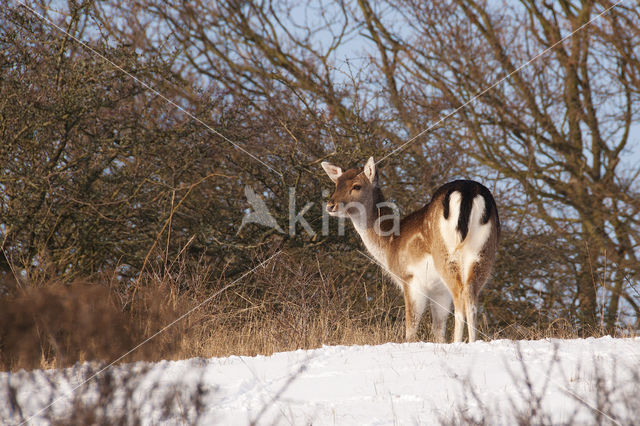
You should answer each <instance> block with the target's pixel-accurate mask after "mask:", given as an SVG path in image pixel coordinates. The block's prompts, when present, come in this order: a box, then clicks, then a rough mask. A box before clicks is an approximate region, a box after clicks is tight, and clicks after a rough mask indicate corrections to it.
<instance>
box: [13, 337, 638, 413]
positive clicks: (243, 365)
mask: <svg viewBox="0 0 640 426" xmlns="http://www.w3.org/2000/svg"><path fill="white" fill-rule="evenodd" d="M639 361H640V338H626V339H614V338H610V337H603V338H598V339H594V338H589V339H576V340H555V339H547V340H538V341H508V340H497V341H491V342H475V343H473V344H465V343H458V344H435V343H406V344H393V343H389V344H384V345H380V346H331V347H330V346H325V347H323V348H320V349H314V350H298V351H294V352H283V353H277V354H274V355H272V356H256V357H241V356H231V357H227V358H212V359H202V358H194V359H189V360H183V361H161V362H158V363H135V364H125V365H120V366H116V367H112V368H110V369H109V370H108V372H111V373H112V375H113V377H114V378H115V383H117V386H119V387H118V391H117V392H115V393H114V394H113V395H111V396H110V398H109V399H108V401H107V400H105V399H104V395H102V396H101V395H100V391H99V386H98V384H97V382H96V379H94V380H92V381H91V382H90V383H89V384H88V385H87V387H82V388H80V389H78V390H77V391H76V392H75V393H74V394H73V396H72V397H71V398H67V397H65V396H64V395H65V393H68V392H70V391H71V390H72V389H73V388H74V387H75V386H77V385H78V384H79V383H81V382H82V381H83V380H85V379H86V378H87V377H89V376H90V375H91V374H92V373H93V372H94V371H96V367H95V365H91V364H89V363H84V364H78V365H76V366H75V367H73V368H70V369H65V370H46V371H43V370H36V371H33V372H26V371H19V372H17V373H0V423H2V424H6V423H20V421H22V420H21V419H29V418H30V417H31V416H33V415H34V414H35V417H33V418H31V419H30V420H29V423H30V424H47V423H48V420H47V419H48V418H49V419H50V418H51V414H54V415H63V414H65V413H68V412H69V410H71V409H72V402H71V400H72V399H73V398H76V400H77V399H78V398H79V399H80V400H81V401H83V403H85V404H90V403H92V402H93V403H94V404H97V405H100V404H102V406H103V408H105V407H108V409H105V411H107V412H108V415H114V413H116V412H118V411H122V410H127V409H129V410H131V407H134V409H135V410H138V411H136V412H137V413H138V414H139V415H140V418H141V419H142V422H143V424H159V423H162V424H164V423H169V424H184V423H198V424H224V425H234V424H238V425H244V424H249V423H252V422H256V423H258V424H274V423H275V424H295V425H298V424H311V423H313V424H320V425H322V424H340V425H351V424H353V425H386V424H433V423H439V422H459V421H461V420H463V418H464V417H472V418H475V419H476V420H479V419H481V418H482V416H484V420H485V421H488V422H489V423H491V424H511V423H513V421H514V419H515V418H516V416H517V415H524V416H529V415H530V416H532V418H534V419H538V420H539V421H541V420H542V419H547V420H548V422H549V423H554V424H557V423H571V422H576V423H595V422H597V420H596V419H600V420H599V421H600V422H603V423H605V424H617V423H621V424H624V423H626V422H629V423H631V422H632V420H630V419H635V418H637V417H635V416H637V414H638V412H637V411H636V412H635V413H634V412H633V411H634V407H638V406H640V404H639V402H640V396H639V395H638V394H639V392H638V390H639V387H638V382H637V380H638V373H639V371H638V367H639V366H640V363H639ZM100 377H101V376H98V378H97V381H98V382H100ZM127 377H128V378H129V381H128V382H127V380H126V378H127ZM527 378H528V379H527ZM102 382H103V383H104V380H103V381H102ZM91 383H93V384H94V385H93V386H92V385H91ZM527 383H529V384H527ZM8 384H10V385H11V386H12V387H13V388H14V389H16V395H15V396H16V398H17V402H18V405H19V406H20V407H21V409H22V415H23V417H22V418H21V417H20V414H19V413H18V411H17V410H16V409H13V410H12V408H11V404H10V403H9V401H10V397H9V386H8ZM198 385H200V388H199V389H200V390H201V392H200V394H199V395H201V401H202V403H203V405H202V407H201V408H200V409H198V407H197V404H196V402H194V400H195V398H194V394H196V391H197V389H198ZM172 392H173V393H174V394H176V395H178V397H177V398H174V401H177V402H176V403H175V404H176V405H175V406H176V407H178V409H177V410H175V411H173V412H171V413H169V414H167V413H166V412H165V413H163V406H164V407H166V401H167V398H168V395H171V394H172ZM474 395H475V396H474ZM605 397H606V398H608V399H606V398H605ZM56 398H60V400H58V401H57V402H56V403H55V404H53V406H52V407H51V410H52V411H49V412H48V413H49V414H48V415H47V411H46V410H45V411H43V412H40V413H38V411H39V410H41V409H43V408H44V407H46V406H47V405H48V404H50V403H51V402H53V401H54V400H55V399H56ZM101 398H102V399H101ZM634 398H635V400H634ZM537 399H539V400H540V408H541V409H540V410H536V412H531V410H532V409H533V408H535V407H536V400H537ZM603 401H604V402H603ZM127 404H128V405H127ZM198 411H199V412H200V413H199V417H198V413H197V412H198ZM600 412H602V413H603V414H601V413H600ZM36 413H37V414H36ZM541 413H543V414H541ZM535 416H538V417H535ZM542 416H547V417H542ZM598 416H600V417H598Z"/></svg>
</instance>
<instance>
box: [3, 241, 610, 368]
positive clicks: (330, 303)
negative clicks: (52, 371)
mask: <svg viewBox="0 0 640 426" xmlns="http://www.w3.org/2000/svg"><path fill="white" fill-rule="evenodd" d="M256 263H257V262H256ZM324 269H326V268H324ZM229 282H230V280H229V279H228V278H225V276H224V275H222V276H214V274H213V273H212V271H211V269H210V268H209V267H208V266H206V263H205V262H200V263H199V264H198V265H195V266H187V265H186V263H184V262H183V263H178V264H177V265H176V264H174V265H172V266H171V267H170V268H166V267H157V268H156V270H154V269H153V268H152V267H151V268H149V270H148V272H147V273H146V274H145V275H144V276H143V277H142V279H141V280H140V281H139V282H138V283H137V286H136V287H135V289H136V290H135V291H133V288H134V287H132V286H128V287H124V286H123V284H122V283H120V282H118V280H116V279H115V278H114V277H112V276H106V277H103V278H101V279H94V282H93V283H88V282H79V283H75V284H71V285H63V284H58V283H40V284H38V285H36V284H34V283H31V284H30V285H27V284H26V283H22V285H21V287H22V288H19V287H14V288H10V289H9V290H8V291H6V293H8V295H7V296H4V297H0V370H17V369H20V368H25V369H33V368H59V367H66V366H70V365H73V364H74V363H75V362H77V361H84V360H101V361H105V362H111V361H113V360H116V359H118V358H119V357H120V356H121V355H123V354H125V353H126V352H127V351H129V350H130V349H131V348H133V347H135V346H136V345H137V344H138V343H140V342H142V341H144V340H145V339H146V338H148V337H149V336H151V335H153V334H154V333H156V332H157V331H158V330H160V329H162V328H163V327H165V326H166V325H167V324H169V323H171V322H172V321H173V320H174V319H176V318H178V316H180V315H182V314H184V313H186V312H188V311H190V310H191V309H192V308H194V307H196V306H198V305H199V304H201V302H203V301H205V300H206V299H208V298H210V297H211V295H212V294H215V293H216V292H218V291H219V290H221V289H222V288H224V286H225V285H227V284H228V283H229ZM378 284H379V285H378V287H376V288H375V291H371V289H370V291H369V292H368V293H367V292H365V291H363V287H362V285H361V283H343V282H340V277H339V276H336V275H333V274H332V272H331V271H329V272H326V271H325V270H323V268H321V267H320V264H319V263H317V262H316V263H315V264H314V263H310V264H307V263H304V262H299V261H298V262H296V261H295V256H293V255H288V254H286V253H281V254H279V255H278V256H277V257H276V258H274V260H273V261H271V262H269V264H268V265H267V266H265V267H263V268H259V269H258V270H256V271H255V272H254V273H253V274H251V275H250V276H248V277H247V278H245V279H243V280H242V281H240V282H238V283H237V285H236V286H234V287H232V288H229V289H227V290H226V291H223V292H221V293H220V294H219V295H218V296H216V297H214V298H213V299H211V300H210V301H209V302H207V303H205V304H203V305H202V306H201V307H200V308H198V309H196V310H194V311H193V312H191V313H190V314H189V315H188V316H186V317H185V318H184V319H182V320H181V321H179V322H177V323H176V324H175V325H173V326H172V327H170V328H168V329H167V330H166V331H164V332H162V333H161V334H159V335H158V336H157V337H154V338H153V339H152V340H150V341H149V342H148V343H146V344H144V345H143V346H141V347H140V348H139V349H137V350H136V351H134V352H133V353H132V354H131V355H130V356H127V357H126V358H123V359H122V361H125V362H130V361H136V360H147V361H156V360H160V359H186V358H191V357H214V356H228V355H232V354H233V355H257V354H263V355H269V354H272V353H274V352H280V351H288V350H295V349H310V348H318V347H321V346H322V345H375V344H381V343H386V342H401V341H402V340H403V335H404V308H403V301H402V297H401V294H400V292H399V291H398V290H397V289H396V288H395V287H394V286H393V285H391V284H389V283H385V282H384V281H382V280H380V282H379V283H378ZM6 288H7V287H6V286H5V289H6ZM429 323H430V321H429V318H428V315H427V316H426V317H425V318H424V319H423V322H422V329H421V332H420V336H422V338H423V339H425V340H427V339H429V338H430V330H429V326H428V324H429ZM452 323H453V320H452V318H450V324H449V325H450V327H451V326H452ZM479 326H480V331H481V334H480V336H481V338H482V339H483V340H488V339H505V338H507V339H540V338H547V337H556V338H575V337H578V334H577V332H576V330H575V329H574V328H573V327H572V326H571V324H570V323H569V322H568V321H564V320H557V321H554V322H552V323H551V324H550V325H546V326H544V327H542V326H540V327H538V326H534V327H529V328H525V327H520V326H518V325H517V324H514V325H511V326H509V327H506V328H503V329H500V330H495V329H492V328H491V327H490V326H489V325H487V324H483V322H482V317H481V321H479ZM450 334H451V330H449V335H450ZM602 334H603V333H602V331H600V330H593V335H594V336H599V335H602Z"/></svg>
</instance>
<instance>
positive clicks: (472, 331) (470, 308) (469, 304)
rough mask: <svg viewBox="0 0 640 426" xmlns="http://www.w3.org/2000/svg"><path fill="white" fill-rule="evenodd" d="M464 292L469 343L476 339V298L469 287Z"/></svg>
mask: <svg viewBox="0 0 640 426" xmlns="http://www.w3.org/2000/svg"><path fill="white" fill-rule="evenodd" d="M466 290H467V291H465V292H464V295H463V301H464V310H465V316H466V317H467V330H468V332H469V343H473V342H475V341H476V315H477V310H478V308H477V298H476V297H475V296H474V295H473V292H472V291H469V290H470V289H466Z"/></svg>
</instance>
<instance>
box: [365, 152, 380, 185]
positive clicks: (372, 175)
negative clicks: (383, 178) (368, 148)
mask: <svg viewBox="0 0 640 426" xmlns="http://www.w3.org/2000/svg"><path fill="white" fill-rule="evenodd" d="M364 175H365V176H366V177H367V179H368V180H369V182H371V183H372V184H374V185H377V184H378V172H377V170H376V162H375V160H374V159H373V157H369V160H367V164H365V165H364Z"/></svg>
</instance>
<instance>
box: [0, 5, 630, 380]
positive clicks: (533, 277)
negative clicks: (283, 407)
mask: <svg viewBox="0 0 640 426" xmlns="http://www.w3.org/2000/svg"><path fill="white" fill-rule="evenodd" d="M27 4H29V5H30V7H33V8H34V9H33V10H34V11H35V12H37V13H42V14H44V16H46V17H47V19H48V20H51V21H52V22H54V23H55V24H56V25H59V27H60V28H61V29H63V30H64V32H63V31H60V30H59V29H56V28H55V27H53V26H52V25H51V23H50V22H46V21H44V20H42V19H40V18H39V17H38V16H37V15H36V14H35V13H33V12H32V11H30V10H28V9H27V8H25V7H22V6H19V5H17V6H11V7H7V8H5V9H4V10H2V11H0V23H1V25H0V139H1V141H2V144H0V244H1V248H2V250H1V251H0V305H1V307H0V351H1V352H0V353H1V354H2V363H3V366H4V367H5V368H14V367H16V366H19V365H29V366H35V365H37V364H38V363H42V362H45V363H46V362H47V361H46V360H49V361H50V360H52V359H56V360H58V361H60V362H62V363H63V364H64V363H68V362H73V361H74V360H75V359H82V358H85V359H86V358H87V357H89V358H91V357H102V358H109V357H111V356H112V355H114V354H112V353H111V352H109V351H106V352H105V350H101V349H95V350H94V351H93V352H92V351H91V350H88V349H86V348H82V347H81V346H82V345H81V343H82V342H84V341H86V340H87V339H89V340H91V338H96V339H100V336H99V334H100V332H99V329H100V328H101V327H100V321H102V323H103V324H104V328H105V329H106V328H108V327H110V326H111V324H113V326H114V327H115V328H114V329H117V330H121V331H120V332H118V335H121V336H126V338H125V337H123V338H122V342H124V343H127V344H128V343H129V342H136V341H141V340H142V339H143V338H144V337H146V336H149V335H150V334H152V333H153V332H155V331H156V330H158V329H159V328H161V327H162V326H163V325H164V324H166V323H169V322H170V321H171V320H173V319H175V318H177V317H178V316H179V315H180V314H181V313H185V312H187V311H188V310H189V309H191V308H193V307H195V306H198V304H199V303H201V302H203V301H205V300H207V298H208V297H210V296H211V295H212V294H215V293H216V291H218V290H220V289H222V288H224V287H225V285H226V284H228V283H231V282H233V281H234V280H235V279H237V278H238V277H240V276H241V275H242V274H243V273H245V272H247V271H248V270H250V269H251V268H252V267H254V266H256V265H257V264H258V263H259V262H260V261H261V260H264V259H266V258H268V257H269V256H270V255H272V254H274V253H278V254H277V255H276V257H275V258H274V260H273V262H270V263H267V265H265V266H264V267H261V268H259V269H258V270H257V271H256V273H255V274H253V275H249V276H247V277H246V278H244V279H242V280H240V281H239V282H237V284H236V285H234V286H233V287H232V288H230V289H229V290H228V291H225V292H223V293H221V294H220V295H219V296H216V297H215V298H213V299H212V300H210V301H209V302H208V303H206V304H204V305H203V306H202V307H201V308H200V309H198V311H197V313H195V314H194V315H193V316H189V317H188V318H187V319H185V321H183V322H181V324H182V325H181V327H184V328H182V329H179V330H182V331H181V332H180V333H177V334H175V335H168V336H167V337H166V338H165V340H164V341H162V342H161V344H160V346H159V349H158V350H157V351H152V354H148V353H146V355H144V356H146V357H151V358H154V357H162V356H176V357H178V356H195V355H198V354H202V355H211V354H216V355H223V354H228V353H233V352H241V353H257V352H269V351H273V350H284V349H289V348H296V347H309V346H317V345H320V344H327V343H377V342H382V341H388V340H397V339H400V337H401V336H400V334H399V331H398V330H400V329H401V324H402V321H403V319H402V318H403V315H402V301H401V298H400V295H399V294H398V293H399V291H397V290H396V289H395V288H393V287H392V285H391V284H390V282H388V280H387V279H386V278H385V277H384V275H383V274H382V273H381V272H380V270H379V268H378V267H377V266H376V265H373V264H372V263H371V262H370V261H369V260H368V259H367V258H366V257H364V256H363V255H362V254H361V253H359V252H358V250H362V246H361V243H360V241H359V240H358V238H357V235H355V233H354V232H353V231H352V230H350V229H349V228H348V227H347V228H348V229H347V233H346V235H345V236H340V235H338V232H337V226H336V223H335V222H331V223H330V228H329V230H330V232H329V233H328V234H327V235H324V234H323V232H322V202H323V200H324V198H323V190H330V189H331V183H330V182H329V180H328V179H327V178H326V176H324V175H323V172H322V170H321V168H320V167H319V163H320V162H321V161H323V160H325V159H330V160H331V161H332V162H335V163H338V164H343V165H361V163H362V162H363V161H364V160H365V159H366V158H367V157H368V156H370V155H374V156H376V157H378V158H382V157H384V156H385V155H387V154H390V153H391V152H392V151H393V150H394V149H395V148H397V147H400V146H401V145H402V144H403V143H404V142H405V141H407V140H410V139H411V138H414V137H416V139H415V140H414V141H413V142H412V143H410V144H409V145H407V146H406V147H404V148H403V149H402V150H400V151H398V152H394V153H393V154H392V155H390V156H389V157H388V158H385V160H384V161H383V162H382V164H381V174H382V184H383V188H384V192H385V193H386V194H387V196H389V197H390V198H391V199H392V200H393V201H395V202H396V203H397V204H398V206H399V207H400V209H401V211H402V212H403V213H405V214H406V213H408V212H410V211H412V210H414V209H416V208H418V207H420V206H421V205H423V204H424V203H425V202H427V201H428V200H429V194H430V193H432V192H433V190H434V189H435V188H437V187H438V186H439V185H440V184H442V183H444V182H446V181H449V180H452V179H454V178H460V177H464V178H474V179H478V180H481V181H483V182H484V183H485V184H486V185H487V186H489V187H490V188H491V189H492V190H493V191H494V193H495V195H496V198H497V202H498V206H499V211H500V215H501V222H502V223H503V234H502V235H503V238H502V242H501V249H500V252H499V257H498V263H497V266H496V270H495V273H494V276H493V278H492V279H491V281H490V282H489V284H488V285H487V287H486V288H485V289H484V291H483V293H482V295H481V303H482V307H481V309H480V319H481V321H480V323H481V328H482V333H484V338H493V337H518V338H523V337H524V338H526V337H533V336H542V335H548V334H553V335H556V334H560V335H591V334H599V333H626V332H634V331H635V330H636V329H637V327H638V322H639V320H640V306H639V304H640V294H639V293H638V280H639V279H640V263H639V262H638V257H639V255H640V252H639V248H638V247H639V244H640V235H639V229H640V214H639V212H640V192H639V190H640V188H639V186H638V179H639V175H640V169H639V168H638V166H637V164H636V163H635V162H634V161H633V160H631V159H630V158H637V153H638V151H637V150H638V148H637V147H638V145H637V130H635V129H637V125H638V116H637V114H638V111H640V109H639V108H638V106H639V102H640V100H639V95H640V61H639V57H640V52H638V49H637V46H638V45H640V43H639V42H638V41H639V40H638V39H639V38H640V30H639V29H638V28H639V23H640V14H639V12H638V10H639V9H637V8H636V9H634V8H630V7H626V6H624V5H621V6H619V7H617V8H615V9H614V10H612V11H611V12H609V13H608V14H606V15H605V16H603V17H602V18H601V19H599V20H598V21H596V22H594V23H592V24H590V25H589V26H588V27H587V28H584V29H582V30H579V31H578V32H577V33H576V34H575V35H574V36H572V37H571V38H570V39H569V40H567V41H566V42H564V43H561V44H559V45H557V46H555V47H553V49H552V50H551V51H550V52H549V53H547V54H545V55H544V56H542V57H541V58H540V59H538V60H537V61H535V62H533V63H532V64H531V65H530V66H528V67H526V68H523V69H522V70H520V71H518V72H516V73H514V74H513V75H512V76H511V77H509V78H508V79H507V80H505V81H504V82H503V83H502V84H500V85H498V86H495V87H493V88H491V89H490V90H488V91H487V92H486V93H484V94H483V95H482V96H481V97H479V98H477V99H475V100H474V98H473V96H474V95H475V94H477V93H479V92H480V91H482V90H484V89H485V88H488V87H490V85H491V84H492V83H493V82H494V81H497V80H498V79H500V78H502V77H504V76H506V75H507V74H509V73H511V72H513V71H515V70H516V67H518V66H519V64H522V63H524V62H525V61H527V60H528V59H529V58H531V57H533V56H534V55H535V54H536V53H538V52H539V51H541V50H542V49H544V48H548V47H549V48H550V47H552V46H554V45H555V43H556V42H558V41H559V40H560V39H561V38H562V37H564V36H565V35H567V34H569V32H571V31H574V30H578V29H579V28H580V26H581V25H583V24H585V23H586V22H588V21H589V20H590V19H592V18H593V17H595V15H596V14H597V13H600V12H601V11H602V10H603V9H604V8H605V7H608V6H609V5H610V4H609V3H608V2H604V1H603V2H582V3H577V2H559V3H558V4H551V3H549V4H547V3H545V4H543V5H540V4H538V2H534V1H525V0H523V1H521V2H520V3H518V4H511V3H509V5H508V7H504V8H498V7H496V6H495V5H493V4H484V3H479V2H474V1H462V0H459V1H435V2H412V1H388V2H378V3H375V4H371V3H369V2H367V1H359V2H345V3H338V4H337V5H333V6H328V5H325V4H323V3H322V2H320V3H318V4H312V5H309V6H307V7H309V8H310V9H309V10H308V11H310V10H311V9H312V8H314V7H315V8H317V10H319V11H321V12H322V13H315V14H308V13H307V14H306V15H305V13H303V12H301V9H300V8H299V7H294V5H293V3H291V4H289V2H287V1H277V2H271V3H268V4H266V3H260V2H235V1H221V2H215V5H214V4H209V3H206V4H205V3H200V2H195V3H194V2H181V3H175V4H173V3H172V4H170V5H167V4H166V2H156V1H152V0H145V1H134V2H120V1H117V0H111V1H104V2H93V1H68V2H66V3H63V2H50V3H49V2H27ZM314 10H315V9H314ZM304 16H306V18H303V17H304ZM401 23H402V25H401ZM78 40H82V41H83V43H84V44H81V43H79V42H78ZM345 52H346V53H345ZM342 55H346V57H347V58H349V59H348V60H347V59H344V60H343V59H342V58H343V57H344V56H342ZM467 102H468V104H467V105H466V106H465V107H464V108H463V109H461V110H460V111H459V112H458V113H456V114H455V115H453V116H452V117H451V118H449V119H447V120H445V121H444V122H442V123H441V124H440V125H439V126H437V127H436V128H434V129H432V130H431V131H429V132H428V133H426V134H421V132H422V131H423V130H424V129H427V128H429V126H430V125H432V124H433V123H436V122H438V120H439V119H440V118H442V117H444V116H445V115H446V114H448V113H451V112H453V111H454V110H455V109H456V108H458V107H459V106H462V105H463V104H465V103H467ZM419 135H420V136H419ZM634 149H635V152H636V154H635V157H628V155H629V153H630V152H632V151H633V150H634ZM249 154H250V155H249ZM247 186H249V187H250V188H251V189H252V190H253V191H254V193H255V194H257V196H258V197H260V198H261V199H262V200H264V202H265V204H266V205H267V206H268V208H269V211H270V212H271V213H272V214H273V216H274V218H275V220H276V221H277V222H278V224H279V226H280V227H281V228H282V230H283V231H284V232H280V231H278V230H277V229H274V228H273V227H268V226H263V225H259V224H247V225H245V226H243V227H242V228H241V223H242V219H243V216H244V215H245V214H246V213H247V212H248V211H249V210H250V207H251V206H250V204H249V202H248V199H247V195H246V192H245V188H246V187H247ZM291 188H293V190H294V191H295V207H294V211H295V213H296V214H297V213H298V212H300V210H301V209H302V208H303V207H304V206H305V205H306V204H307V203H308V202H313V205H311V207H310V208H309V209H308V211H307V212H306V213H305V214H304V217H305V219H307V220H308V222H309V224H310V226H311V227H312V228H313V230H314V231H315V234H314V235H311V234H309V233H307V232H306V231H305V230H304V229H303V227H302V226H299V225H298V226H297V228H296V229H295V231H296V232H295V234H292V233H290V232H288V231H289V222H288V219H289V212H290V203H291V199H290V189H291ZM78 282H83V283H90V284H86V285H80V286H78V285H77V284H73V283H78ZM87 286H88V287H87ZM93 287H94V288H96V289H98V290H95V291H97V292H98V293H95V294H94V293H93V291H94V289H93ZM87 288H89V289H90V290H87ZM70 300H71V301H70ZM90 300H99V302H96V303H100V304H102V305H104V309H107V310H109V312H110V313H109V314H106V313H101V312H102V311H100V309H102V308H100V309H98V308H96V309H88V310H85V311H83V309H85V308H83V306H86V304H90V303H91V302H90ZM102 305H101V306H102ZM36 306H37V308H35V307H36ZM48 310H51V311H52V312H60V316H57V314H55V315H54V314H48V313H46V312H48ZM72 312H77V313H78V315H81V316H80V317H74V316H73V315H75V314H72ZM81 312H84V313H81ZM105 312H106V311H105ZM54 318H61V319H60V321H59V322H56V321H58V320H56V319H54ZM65 318H66V319H65ZM79 318H82V319H79ZM85 323H86V324H95V328H92V327H93V326H89V327H87V328H85V330H84V334H83V332H80V331H79V330H78V329H77V327H78V324H85ZM18 324H20V327H22V328H20V330H24V333H27V334H28V331H27V330H32V331H33V333H35V334H34V336H35V337H34V338H35V339H36V340H29V339H26V340H25V343H24V345H26V346H25V347H27V346H28V347H29V348H30V349H25V351H22V350H17V349H16V350H15V352H12V351H14V349H15V348H17V347H19V346H20V345H18V344H17V343H16V342H17V341H19V340H20V339H19V338H16V337H15V332H16V330H17V328H16V327H18ZM45 324H46V325H47V326H48V327H53V328H52V329H47V327H44V328H43V325H45ZM118 327H120V328H118ZM187 330H188V331H187ZM23 335H24V334H23ZM11 336H14V337H11ZM73 336H75V337H73ZM82 336H85V337H82ZM91 336H93V337H91ZM96 336H97V337H96ZM422 336H423V337H424V338H428V330H427V329H425V330H423V332H422ZM104 338H105V339H106V340H108V341H113V339H114V338H115V336H111V335H110V334H108V333H107V334H105V336H104ZM16 339H17V340H16ZM124 343H123V345H124ZM101 344H102V343H100V342H96V343H95V344H94V347H95V348H100V347H101V346H100V345H101ZM29 345H31V346H29ZM163 345H164V346H163ZM124 346H126V345H124ZM34 348H39V349H34ZM116 352H117V351H116ZM24 353H29V354H32V355H33V354H34V353H35V354H36V355H35V358H33V357H32V358H30V359H31V361H21V360H20V359H21V358H20V356H22V355H20V354H24ZM120 353H121V352H120ZM16 354H17V355H16ZM172 354H173V355H172ZM141 356H143V355H141ZM16 357H17V358H16ZM61 360H65V361H61Z"/></svg>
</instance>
